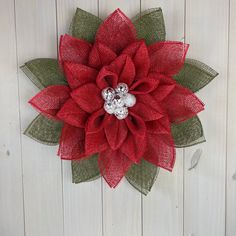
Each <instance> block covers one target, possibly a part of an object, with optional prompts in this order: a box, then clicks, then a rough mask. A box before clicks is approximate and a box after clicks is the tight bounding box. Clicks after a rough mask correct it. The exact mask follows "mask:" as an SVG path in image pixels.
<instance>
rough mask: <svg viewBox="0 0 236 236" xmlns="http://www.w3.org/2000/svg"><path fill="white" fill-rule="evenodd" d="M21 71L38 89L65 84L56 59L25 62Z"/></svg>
mask: <svg viewBox="0 0 236 236" xmlns="http://www.w3.org/2000/svg"><path fill="white" fill-rule="evenodd" d="M21 69H22V71H23V72H24V73H25V74H26V75H27V76H28V77H29V79H30V80H31V81H32V82H33V83H34V84H35V85H36V86H37V87H38V88H39V89H43V88H45V87H48V86H50V85H59V84H63V85H65V84H67V82H66V80H65V78H64V75H63V73H62V72H61V71H60V68H59V65H58V61H57V60H56V59H51V58H39V59H34V60H32V61H28V62H26V63H25V65H23V66H21Z"/></svg>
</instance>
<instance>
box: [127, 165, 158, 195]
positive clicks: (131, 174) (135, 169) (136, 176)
mask: <svg viewBox="0 0 236 236" xmlns="http://www.w3.org/2000/svg"><path fill="white" fill-rule="evenodd" d="M158 173H159V168H158V167H156V166H154V165H152V164H151V163H149V162H147V161H145V160H142V161H141V163H140V164H138V165H136V164H134V165H133V166H132V167H131V168H130V169H129V171H128V172H127V174H126V176H125V177H126V179H127V180H128V181H129V183H130V184H131V185H132V186H133V187H135V188H136V189H137V190H138V191H140V192H141V193H143V194H144V195H147V194H148V193H149V192H150V191H151V188H152V186H153V184H154V183H155V180H156V178H157V175H158Z"/></svg>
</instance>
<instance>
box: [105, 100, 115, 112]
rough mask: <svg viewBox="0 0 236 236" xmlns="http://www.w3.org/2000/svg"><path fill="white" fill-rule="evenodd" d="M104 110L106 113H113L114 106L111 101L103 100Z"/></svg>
mask: <svg viewBox="0 0 236 236" xmlns="http://www.w3.org/2000/svg"><path fill="white" fill-rule="evenodd" d="M103 107H104V110H105V111H106V112H107V113H108V114H113V113H114V111H115V109H114V106H113V105H112V103H111V102H108V101H107V102H105V103H104V106H103Z"/></svg>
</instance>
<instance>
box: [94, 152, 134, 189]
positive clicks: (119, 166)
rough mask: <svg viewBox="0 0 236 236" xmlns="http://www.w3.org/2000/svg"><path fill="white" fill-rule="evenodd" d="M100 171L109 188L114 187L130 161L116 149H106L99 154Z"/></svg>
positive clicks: (128, 166)
mask: <svg viewBox="0 0 236 236" xmlns="http://www.w3.org/2000/svg"><path fill="white" fill-rule="evenodd" d="M98 164H99V168H100V172H101V174H102V176H103V177H104V179H105V180H106V182H107V183H108V184H109V186H110V187H111V188H115V187H116V186H117V185H118V183H119V182H120V180H121V179H122V178H123V177H124V175H125V174H126V172H127V171H128V169H129V168H130V166H131V164H132V162H131V161H130V160H129V159H128V158H127V157H126V156H125V155H124V154H122V153H121V152H119V151H118V150H116V151H113V150H111V149H108V150H106V151H104V152H101V153H100V154H99V159H98Z"/></svg>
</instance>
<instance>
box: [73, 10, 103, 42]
mask: <svg viewBox="0 0 236 236" xmlns="http://www.w3.org/2000/svg"><path fill="white" fill-rule="evenodd" d="M101 23H102V20H101V19H100V18H98V17H97V16H94V15H93V14H91V13H89V12H86V11H84V10H82V9H79V8H77V10H76V13H75V15H74V17H73V20H72V22H71V25H70V30H69V34H70V35H72V36H74V37H76V38H79V39H83V40H86V41H88V42H93V41H94V37H95V34H96V32H97V29H98V27H99V26H100V24H101Z"/></svg>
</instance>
